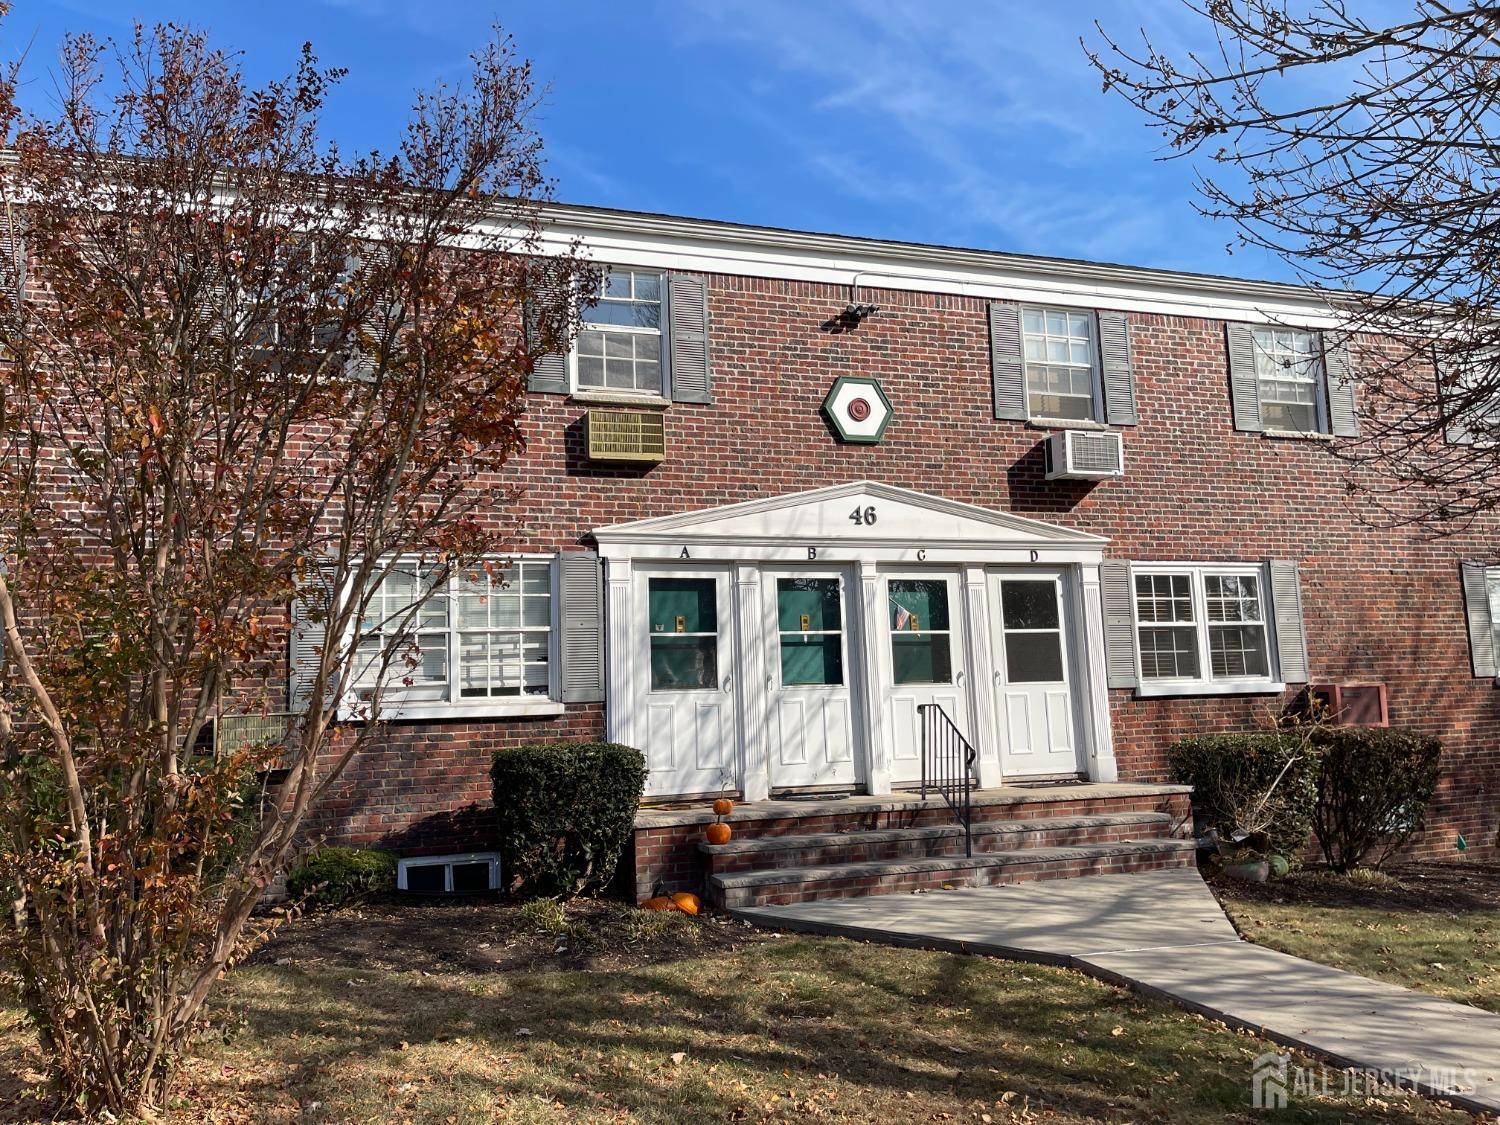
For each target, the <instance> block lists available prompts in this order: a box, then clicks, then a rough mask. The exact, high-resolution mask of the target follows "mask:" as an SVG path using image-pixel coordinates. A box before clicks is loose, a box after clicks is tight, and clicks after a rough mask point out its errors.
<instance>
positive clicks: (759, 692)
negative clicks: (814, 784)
mask: <svg viewBox="0 0 1500 1125" xmlns="http://www.w3.org/2000/svg"><path fill="white" fill-rule="evenodd" d="M734 602H735V611H736V620H737V622H738V628H736V630H735V633H736V641H737V644H738V650H737V662H738V665H739V708H740V723H739V727H740V731H741V732H742V733H741V737H740V744H741V749H742V753H741V754H739V755H738V756H737V758H738V761H739V763H740V779H739V780H740V786H739V787H740V790H741V791H742V792H743V793H744V795H745V800H747V801H764V800H765V799H766V798H767V797H768V796H770V794H771V773H770V768H769V764H768V762H767V758H766V755H767V754H768V753H769V747H768V746H767V745H766V710H767V700H766V688H767V683H766V671H765V663H766V662H765V636H764V623H765V616H766V614H765V605H764V603H763V600H762V593H761V583H760V567H758V566H748V565H744V564H741V565H739V566H736V567H735V572H734Z"/></svg>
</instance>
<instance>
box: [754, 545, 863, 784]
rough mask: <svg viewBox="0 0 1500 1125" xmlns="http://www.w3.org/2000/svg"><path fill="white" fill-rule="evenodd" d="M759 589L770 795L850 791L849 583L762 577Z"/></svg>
mask: <svg viewBox="0 0 1500 1125" xmlns="http://www.w3.org/2000/svg"><path fill="white" fill-rule="evenodd" d="M762 589H763V590H764V593H765V599H766V610H767V620H768V623H769V628H768V629H767V636H766V639H767V642H768V643H767V649H768V651H767V654H766V656H767V660H766V670H767V675H766V687H767V692H766V695H767V700H766V704H767V735H768V738H767V747H766V750H767V755H766V756H767V761H768V763H769V768H770V772H771V777H770V783H771V788H772V789H773V790H781V789H811V788H819V787H830V786H836V787H847V786H852V785H853V784H854V783H855V780H856V770H855V749H854V717H853V712H852V705H851V701H850V693H849V674H850V668H849V647H848V640H847V628H848V621H849V613H848V601H847V599H848V596H849V594H848V589H849V584H848V582H847V581H846V580H845V577H844V575H843V573H842V572H840V571H818V572H812V571H797V572H795V573H792V572H785V571H768V572H767V573H766V574H765V575H764V576H763V578H762Z"/></svg>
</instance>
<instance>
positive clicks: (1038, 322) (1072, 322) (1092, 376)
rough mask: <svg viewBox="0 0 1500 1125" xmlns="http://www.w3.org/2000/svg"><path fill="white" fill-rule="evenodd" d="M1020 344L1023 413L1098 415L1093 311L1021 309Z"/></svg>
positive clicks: (1075, 416) (1035, 415)
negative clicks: (1024, 400) (1024, 382)
mask: <svg viewBox="0 0 1500 1125" xmlns="http://www.w3.org/2000/svg"><path fill="white" fill-rule="evenodd" d="M1021 342H1022V346H1023V348H1024V353H1023V354H1024V356H1025V363H1026V409H1027V412H1028V413H1029V414H1030V416H1031V417H1033V418H1063V419H1093V418H1096V417H1097V416H1098V412H1097V409H1096V405H1095V404H1096V403H1097V402H1098V398H1099V394H1098V385H1099V380H1098V349H1097V348H1096V346H1095V339H1094V315H1093V313H1091V312H1072V311H1068V310H1066V309H1040V308H1023V309H1022V310H1021Z"/></svg>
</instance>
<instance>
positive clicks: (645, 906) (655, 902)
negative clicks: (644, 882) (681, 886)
mask: <svg viewBox="0 0 1500 1125" xmlns="http://www.w3.org/2000/svg"><path fill="white" fill-rule="evenodd" d="M641 909H642V910H676V909H677V904H676V903H675V902H673V901H672V900H671V899H670V898H668V897H667V896H666V895H657V896H656V897H655V898H648V899H647V900H646V901H645V902H643V903H641Z"/></svg>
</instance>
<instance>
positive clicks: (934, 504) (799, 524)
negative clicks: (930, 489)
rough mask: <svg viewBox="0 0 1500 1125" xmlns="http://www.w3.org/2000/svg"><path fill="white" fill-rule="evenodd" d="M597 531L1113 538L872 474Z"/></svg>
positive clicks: (887, 538)
mask: <svg viewBox="0 0 1500 1125" xmlns="http://www.w3.org/2000/svg"><path fill="white" fill-rule="evenodd" d="M594 536H595V538H596V539H597V540H598V542H599V543H600V545H601V546H603V545H608V544H628V543H665V542H674V543H693V542H700V543H702V542H707V543H735V542H738V543H771V542H786V541H789V540H790V541H799V542H804V541H805V542H827V541H829V540H846V541H859V542H867V543H880V542H885V543H902V544H912V543H915V544H918V545H920V544H924V543H925V544H930V545H933V546H937V545H939V544H942V545H948V546H959V545H972V546H976V547H978V546H984V547H1028V546H1034V547H1044V546H1045V547H1075V548H1083V549H1093V550H1100V549H1102V547H1103V546H1104V544H1105V543H1107V542H1108V540H1107V539H1105V538H1104V537H1102V536H1098V535H1091V534H1089V533H1088V532H1084V531H1076V530H1074V529H1072V528H1068V527H1063V526H1061V525H1059V524H1053V523H1046V522H1044V521H1042V520H1034V519H1027V518H1026V517H1024V516H1015V515H1011V514H1010V513H1009V512H997V511H993V510H991V509H989V508H982V507H980V506H979V505H977V504H964V503H960V502H958V501H956V500H948V499H945V498H943V497H941V496H933V495H930V494H928V493H925V492H916V491H913V490H912V489H908V488H897V487H896V486H894V485H889V484H881V483H879V482H877V481H869V480H864V481H853V482H851V483H849V484H839V485H833V486H831V487H829V488H815V489H812V490H811V491H808V492H793V493H787V494H785V495H781V496H770V497H766V498H764V499H760V500H750V501H747V502H745V503H742V504H729V505H726V506H724V507H722V508H704V509H700V510H698V511H692V512H682V513H680V514H678V515H671V516H658V517H656V518H654V519H647V520H637V521H635V522H632V523H620V524H614V525H613V526H610V527H603V528H599V529H598V530H596V531H595V532H594Z"/></svg>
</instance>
